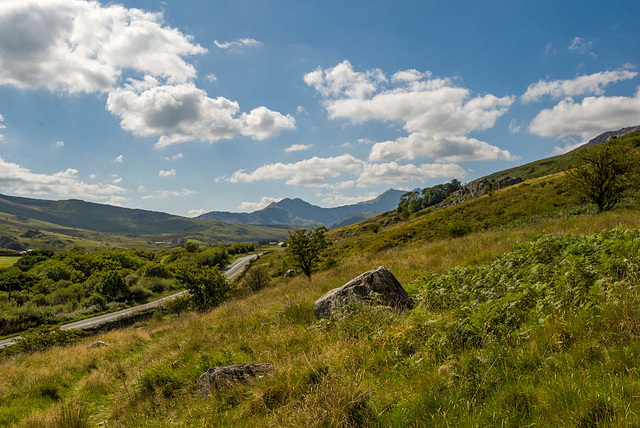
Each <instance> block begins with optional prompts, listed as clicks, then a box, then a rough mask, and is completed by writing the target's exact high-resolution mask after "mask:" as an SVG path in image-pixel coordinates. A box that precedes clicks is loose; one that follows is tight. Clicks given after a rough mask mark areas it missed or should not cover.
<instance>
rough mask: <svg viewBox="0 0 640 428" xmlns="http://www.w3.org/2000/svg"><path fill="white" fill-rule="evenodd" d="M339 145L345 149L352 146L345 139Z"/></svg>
mask: <svg viewBox="0 0 640 428" xmlns="http://www.w3.org/2000/svg"><path fill="white" fill-rule="evenodd" d="M340 147H344V148H345V149H352V148H353V144H351V143H350V142H349V141H347V142H346V143H342V144H340Z"/></svg>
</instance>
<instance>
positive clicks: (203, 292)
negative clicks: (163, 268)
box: [176, 266, 231, 311]
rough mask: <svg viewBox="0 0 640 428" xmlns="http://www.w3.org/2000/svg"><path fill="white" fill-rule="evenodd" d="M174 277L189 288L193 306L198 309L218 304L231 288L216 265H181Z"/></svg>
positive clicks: (202, 309)
mask: <svg viewBox="0 0 640 428" xmlns="http://www.w3.org/2000/svg"><path fill="white" fill-rule="evenodd" d="M176 277H177V278H178V281H180V283H181V284H182V285H184V286H185V287H186V288H187V289H188V290H189V294H190V296H191V301H192V302H193V306H194V307H195V308H196V309H197V310H199V311H204V310H206V309H209V308H212V307H214V306H218V305H219V304H220V303H222V301H223V300H224V299H225V298H226V296H227V293H228V292H229V290H231V285H230V284H229V281H227V278H225V276H224V275H223V274H222V272H220V269H219V268H218V267H217V266H216V267H213V268H211V267H208V266H201V267H196V266H182V267H180V268H179V269H178V272H177V273H176Z"/></svg>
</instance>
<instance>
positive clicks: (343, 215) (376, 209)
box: [196, 189, 405, 228]
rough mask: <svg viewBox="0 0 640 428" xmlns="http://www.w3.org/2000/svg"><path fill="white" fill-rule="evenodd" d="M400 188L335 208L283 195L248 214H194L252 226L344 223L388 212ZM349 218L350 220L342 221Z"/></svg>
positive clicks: (331, 225) (397, 196) (398, 195)
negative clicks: (283, 196)
mask: <svg viewBox="0 0 640 428" xmlns="http://www.w3.org/2000/svg"><path fill="white" fill-rule="evenodd" d="M404 193H405V192H404V191H402V190H396V189H389V190H387V191H385V192H383V193H381V194H380V195H378V196H377V197H375V198H373V199H370V200H368V201H363V202H358V203H355V204H349V205H342V206H338V207H330V208H323V207H320V206H318V205H313V204H311V203H309V202H306V201H304V200H303V199H300V198H284V199H282V200H280V201H278V202H272V203H270V204H269V205H267V206H266V207H264V208H262V209H260V210H256V211H253V212H250V213H232V212H229V211H210V212H208V213H204V214H201V215H199V216H198V217H196V218H197V219H201V220H215V221H226V222H233V223H239V224H247V225H249V224H253V225H261V226H268V225H292V226H317V225H322V226H328V227H330V228H333V227H337V226H336V225H340V226H345V225H348V224H353V223H354V222H357V221H362V220H366V219H367V218H371V217H373V216H375V215H377V214H380V213H383V212H386V211H390V210H392V209H395V208H396V207H397V206H398V201H399V200H400V196H402V195H403V194H404ZM350 218H353V220H354V221H352V222H346V223H345V220H348V219H350Z"/></svg>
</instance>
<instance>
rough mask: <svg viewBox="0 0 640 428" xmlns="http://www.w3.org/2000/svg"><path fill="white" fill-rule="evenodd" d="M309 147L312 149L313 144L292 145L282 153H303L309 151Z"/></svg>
mask: <svg viewBox="0 0 640 428" xmlns="http://www.w3.org/2000/svg"><path fill="white" fill-rule="evenodd" d="M311 147H313V144H292V145H290V146H289V147H287V148H286V149H284V150H283V151H284V152H285V153H291V152H303V151H305V150H309V149H310V148H311Z"/></svg>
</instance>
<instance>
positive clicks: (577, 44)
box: [569, 36, 596, 58]
mask: <svg viewBox="0 0 640 428" xmlns="http://www.w3.org/2000/svg"><path fill="white" fill-rule="evenodd" d="M591 46H593V42H592V41H590V40H587V39H585V38H584V37H580V36H575V37H574V38H573V40H572V41H571V44H570V45H569V50H570V51H574V52H577V53H579V54H581V55H591V56H592V57H594V58H595V57H596V54H594V53H593V52H591Z"/></svg>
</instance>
